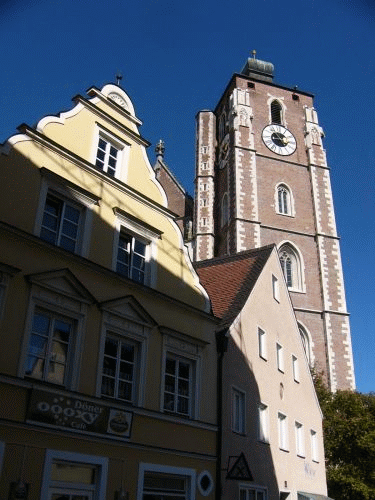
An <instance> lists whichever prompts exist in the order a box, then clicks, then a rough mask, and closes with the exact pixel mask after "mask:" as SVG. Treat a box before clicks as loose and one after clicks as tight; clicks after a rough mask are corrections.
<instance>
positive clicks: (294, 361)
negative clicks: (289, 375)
mask: <svg viewBox="0 0 375 500" xmlns="http://www.w3.org/2000/svg"><path fill="white" fill-rule="evenodd" d="M292 367H293V379H294V381H295V382H299V363H298V358H297V357H296V356H294V354H293V355H292Z"/></svg>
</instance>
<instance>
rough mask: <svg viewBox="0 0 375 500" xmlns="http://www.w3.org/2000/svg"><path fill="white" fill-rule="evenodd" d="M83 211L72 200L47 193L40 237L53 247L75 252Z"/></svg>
mask: <svg viewBox="0 0 375 500" xmlns="http://www.w3.org/2000/svg"><path fill="white" fill-rule="evenodd" d="M83 210H84V209H83V207H82V206H80V205H78V204H77V203H75V202H73V201H72V200H68V199H64V198H62V197H61V196H60V197H59V196H56V195H54V194H52V193H48V194H47V198H46V202H45V205H44V213H43V219H42V225H41V228H40V237H41V238H42V239H43V240H45V241H48V242H49V243H52V244H53V245H56V246H59V247H61V248H64V249H65V250H69V251H70V252H76V251H77V244H78V238H79V230H80V226H81V223H82V212H83Z"/></svg>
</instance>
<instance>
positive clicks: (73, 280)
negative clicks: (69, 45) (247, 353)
mask: <svg viewBox="0 0 375 500" xmlns="http://www.w3.org/2000/svg"><path fill="white" fill-rule="evenodd" d="M74 101H75V106H74V107H73V109H71V110H70V111H68V112H65V113H61V114H59V115H57V116H48V117H45V118H43V119H42V120H41V121H40V122H39V123H38V124H37V126H36V127H35V128H31V127H29V126H27V125H22V126H20V127H19V132H20V133H19V134H17V135H14V136H12V137H11V138H10V139H9V140H8V141H7V142H6V143H4V145H3V146H2V147H1V155H0V166H1V180H2V192H3V195H2V197H1V199H0V214H1V219H0V232H1V238H0V248H1V252H0V277H1V281H0V321H1V323H0V401H1V404H0V498H27V499H28V500H37V499H43V500H47V499H51V500H57V499H64V500H87V499H90V500H91V499H93V500H94V499H95V500H102V499H114V498H118V499H125V498H129V499H130V500H144V499H147V500H151V499H159V498H162V497H164V496H173V497H175V498H177V497H178V498H181V499H187V500H194V499H195V498H197V499H199V498H202V497H207V498H213V496H214V494H215V489H214V478H215V473H216V471H215V466H216V462H215V460H216V458H215V457H216V430H217V428H216V389H215V388H216V348H215V336H214V330H215V326H216V324H217V320H215V319H214V318H213V316H212V315H211V314H210V313H209V311H210V305H209V300H208V296H207V294H206V292H205V291H204V289H203V288H202V286H201V285H200V284H199V280H198V277H197V275H196V273H195V271H194V270H193V268H192V266H191V263H190V260H189V257H188V255H187V251H186V248H185V246H184V244H183V238H182V234H181V231H180V229H179V227H178V226H177V224H176V221H175V218H176V216H175V214H174V213H173V212H171V211H170V210H169V209H168V203H167V198H166V195H165V192H164V191H163V189H162V187H161V186H160V184H159V183H158V181H157V180H156V178H155V174H154V171H153V169H152V167H151V165H150V163H149V161H148V158H147V155H146V147H147V146H148V145H149V144H148V142H147V141H146V140H145V139H144V138H142V136H141V135H140V133H139V126H140V125H141V122H140V120H139V119H138V118H137V117H136V115H135V111H134V107H133V104H132V102H131V101H130V99H129V97H128V96H127V94H126V93H125V92H124V91H123V90H122V89H121V88H120V87H119V86H117V85H112V84H110V85H105V86H104V87H103V88H102V89H101V90H99V89H97V88H94V87H93V88H91V89H89V90H88V97H87V98H84V97H82V96H77V97H75V98H74Z"/></svg>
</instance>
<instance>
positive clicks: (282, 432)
mask: <svg viewBox="0 0 375 500" xmlns="http://www.w3.org/2000/svg"><path fill="white" fill-rule="evenodd" d="M277 427H278V432H279V448H280V450H282V451H289V439H288V417H287V416H286V415H285V413H283V412H281V411H279V412H278V413H277Z"/></svg>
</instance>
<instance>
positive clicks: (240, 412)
mask: <svg viewBox="0 0 375 500" xmlns="http://www.w3.org/2000/svg"><path fill="white" fill-rule="evenodd" d="M231 406H232V411H231V415H232V421H231V427H232V431H233V432H235V433H237V434H246V392H245V391H243V390H241V389H239V388H238V387H235V386H232V398H231Z"/></svg>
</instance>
